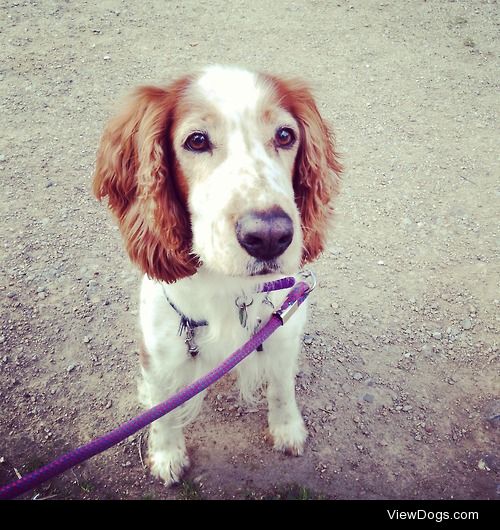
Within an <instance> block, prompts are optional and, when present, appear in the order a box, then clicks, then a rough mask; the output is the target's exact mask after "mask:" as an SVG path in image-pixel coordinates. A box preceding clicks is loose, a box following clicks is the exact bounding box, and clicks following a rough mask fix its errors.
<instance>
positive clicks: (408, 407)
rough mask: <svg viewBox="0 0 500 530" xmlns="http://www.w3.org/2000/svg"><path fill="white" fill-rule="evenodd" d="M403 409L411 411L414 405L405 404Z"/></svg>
mask: <svg viewBox="0 0 500 530" xmlns="http://www.w3.org/2000/svg"><path fill="white" fill-rule="evenodd" d="M402 410H403V412H410V411H412V410H413V407H412V406H411V405H405V406H404V407H403V409H402Z"/></svg>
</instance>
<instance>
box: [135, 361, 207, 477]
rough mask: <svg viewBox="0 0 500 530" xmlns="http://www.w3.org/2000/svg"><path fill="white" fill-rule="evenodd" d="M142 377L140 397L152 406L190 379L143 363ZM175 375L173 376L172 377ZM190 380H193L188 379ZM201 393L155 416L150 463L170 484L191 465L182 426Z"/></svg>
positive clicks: (150, 443) (149, 452) (152, 428)
mask: <svg viewBox="0 0 500 530" xmlns="http://www.w3.org/2000/svg"><path fill="white" fill-rule="evenodd" d="M142 374H143V380H142V382H141V385H140V397H141V401H143V403H144V404H145V405H146V406H147V407H153V406H155V405H157V404H159V403H161V402H162V401H165V400H166V399H168V398H169V397H171V396H172V395H173V394H175V392H177V391H178V390H179V389H180V388H182V387H183V386H185V384H187V382H186V381H185V378H184V377H182V374H180V373H178V374H177V375H178V377H175V376H176V373H175V371H174V373H172V374H168V375H166V374H161V373H160V374H158V373H157V372H156V373H155V370H154V369H151V367H150V368H149V369H145V368H144V367H142ZM172 376H174V377H175V379H174V377H172ZM189 382H191V381H189ZM201 399H202V396H201V395H198V396H196V397H195V398H193V399H192V400H190V401H189V402H188V403H187V404H186V405H184V406H181V407H180V408H178V409H175V410H173V411H171V412H169V413H168V414H166V415H165V416H163V417H162V418H160V419H158V420H156V421H155V422H154V423H153V424H152V426H151V429H150V432H149V443H148V464H149V467H150V469H151V472H152V474H153V475H154V476H156V477H158V478H160V479H161V480H163V481H164V482H165V485H167V486H171V485H173V484H176V483H178V482H179V481H180V480H181V478H182V475H183V473H184V472H185V470H186V469H187V468H188V467H189V457H188V454H187V451H186V444H185V441H184V433H183V427H184V426H185V425H186V424H187V423H188V422H189V421H190V420H192V419H193V417H194V416H195V415H196V413H197V409H198V407H197V405H198V403H199V400H201Z"/></svg>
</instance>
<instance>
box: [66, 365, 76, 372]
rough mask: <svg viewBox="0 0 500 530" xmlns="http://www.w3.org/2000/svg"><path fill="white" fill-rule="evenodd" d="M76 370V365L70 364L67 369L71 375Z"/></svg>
mask: <svg viewBox="0 0 500 530" xmlns="http://www.w3.org/2000/svg"><path fill="white" fill-rule="evenodd" d="M75 368H76V364H70V365H69V366H68V367H67V368H66V372H68V374H69V373H71V372H72V371H73V370H74V369H75Z"/></svg>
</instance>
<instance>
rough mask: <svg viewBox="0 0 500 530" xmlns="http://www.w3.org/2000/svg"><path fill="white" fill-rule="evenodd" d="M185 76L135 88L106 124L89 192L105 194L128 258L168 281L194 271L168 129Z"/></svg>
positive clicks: (170, 127)
mask: <svg viewBox="0 0 500 530" xmlns="http://www.w3.org/2000/svg"><path fill="white" fill-rule="evenodd" d="M187 83H188V79H187V78H186V79H182V80H179V81H177V82H176V83H174V84H173V85H171V86H170V87H167V88H166V89H162V88H157V87H148V86H145V87H140V88H138V89H137V90H136V91H135V92H134V93H133V94H131V96H130V97H129V98H128V100H126V101H125V104H124V106H123V108H122V110H121V111H120V112H119V113H118V114H117V115H116V116H115V117H114V118H112V119H111V120H110V121H109V123H108V125H107V126H106V128H105V130H104V133H103V135H102V138H101V143H100V146H99V150H98V153H97V161H96V169H95V174H94V181H93V191H94V194H95V195H96V197H97V198H98V199H102V198H104V197H107V198H108V205H109V208H110V209H111V211H112V212H113V213H114V214H115V215H116V217H117V219H118V222H119V225H120V229H121V232H122V235H123V238H124V240H125V243H126V248H127V251H128V253H129V256H130V258H131V259H132V261H133V262H135V263H136V264H137V265H139V267H140V268H141V270H142V271H143V272H145V273H146V274H147V275H148V276H150V277H152V278H155V279H158V280H163V281H165V282H174V281H176V280H178V279H180V278H183V277H185V276H190V275H192V274H194V273H195V272H196V269H197V259H196V257H195V256H193V255H192V254H191V246H192V233H191V225H190V219H189V214H188V211H187V205H186V204H185V197H183V196H182V193H180V190H179V184H180V183H179V178H180V176H179V175H178V174H176V166H177V163H176V160H175V154H174V150H173V148H172V146H171V133H172V127H173V123H174V120H175V109H176V104H177V102H178V100H179V98H180V95H181V93H182V91H183V90H184V89H185V87H186V85H187Z"/></svg>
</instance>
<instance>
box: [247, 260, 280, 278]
mask: <svg viewBox="0 0 500 530" xmlns="http://www.w3.org/2000/svg"><path fill="white" fill-rule="evenodd" d="M279 272H282V270H281V265H280V264H279V263H278V262H277V260H274V259H273V260H259V259H253V260H251V261H249V263H248V265H247V274H248V276H263V275H266V274H276V273H279Z"/></svg>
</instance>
